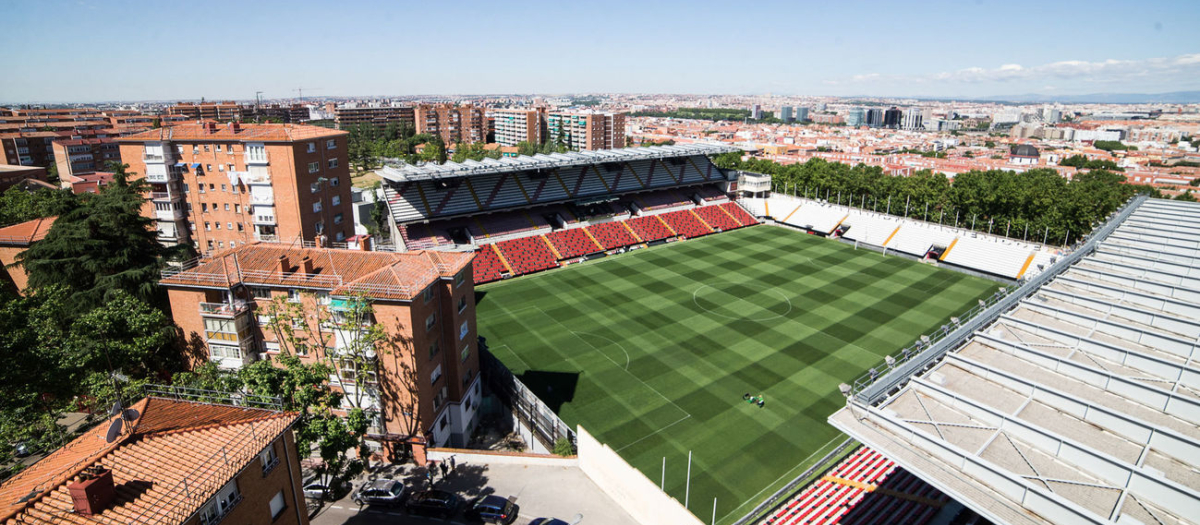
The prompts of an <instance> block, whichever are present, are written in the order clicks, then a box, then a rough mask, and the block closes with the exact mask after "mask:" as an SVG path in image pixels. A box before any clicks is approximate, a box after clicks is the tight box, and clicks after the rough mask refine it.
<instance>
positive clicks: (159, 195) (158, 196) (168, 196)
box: [150, 191, 183, 202]
mask: <svg viewBox="0 0 1200 525" xmlns="http://www.w3.org/2000/svg"><path fill="white" fill-rule="evenodd" d="M181 198H183V194H182V193H174V194H172V193H171V192H167V191H152V192H150V200H152V201H157V202H171V201H177V200H179V199H181Z"/></svg>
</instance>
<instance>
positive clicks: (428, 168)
mask: <svg viewBox="0 0 1200 525" xmlns="http://www.w3.org/2000/svg"><path fill="white" fill-rule="evenodd" d="M731 151H741V150H740V149H738V148H735V147H733V146H726V145H724V144H677V145H672V146H650V147H644V148H623V149H607V150H597V151H571V152H568V153H551V154H549V155H544V154H540V153H539V154H537V155H533V156H520V157H505V158H502V159H492V158H486V159H483V160H466V161H463V162H447V163H445V164H440V165H439V164H432V163H430V164H423V165H420V166H413V165H408V164H405V165H401V166H385V167H383V169H379V170H376V171H375V173H377V174H378V175H379V176H380V177H383V178H384V179H386V180H389V181H392V182H409V181H422V180H436V179H445V178H455V177H474V176H476V175H484V174H489V173H506V172H515V171H525V170H538V169H551V168H567V167H572V166H583V165H589V164H603V163H606V162H628V161H635V160H645V159H663V158H671V157H688V156H691V155H717V154H720V153H728V152H731Z"/></svg>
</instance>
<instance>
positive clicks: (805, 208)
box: [784, 202, 849, 235]
mask: <svg viewBox="0 0 1200 525" xmlns="http://www.w3.org/2000/svg"><path fill="white" fill-rule="evenodd" d="M848 214H849V211H848V210H847V209H846V207H845V206H834V205H831V204H819V203H811V202H806V203H804V204H803V205H802V206H800V209H799V210H796V212H795V213H794V214H792V216H791V218H789V219H787V220H786V221H784V222H787V223H788V224H791V225H792V226H797V227H800V228H804V229H806V230H808V231H812V232H817V233H821V234H823V235H829V234H831V233H833V231H834V230H835V229H836V228H837V227H838V225H839V224H841V223H842V220H843V219H845V218H846V216H847V215H848Z"/></svg>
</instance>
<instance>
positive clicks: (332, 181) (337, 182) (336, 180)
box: [329, 177, 342, 188]
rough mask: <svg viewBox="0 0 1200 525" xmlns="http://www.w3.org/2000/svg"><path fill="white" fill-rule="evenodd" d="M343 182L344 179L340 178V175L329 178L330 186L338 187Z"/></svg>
mask: <svg viewBox="0 0 1200 525" xmlns="http://www.w3.org/2000/svg"><path fill="white" fill-rule="evenodd" d="M341 183H342V180H341V179H340V178H338V177H334V178H332V179H329V185H330V186H333V187H334V188H336V187H338V186H339V185H341Z"/></svg>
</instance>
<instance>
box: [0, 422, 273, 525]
mask: <svg viewBox="0 0 1200 525" xmlns="http://www.w3.org/2000/svg"><path fill="white" fill-rule="evenodd" d="M131 409H132V410H133V411H136V414H131V416H132V418H131V419H130V420H129V421H127V423H125V424H124V425H123V427H124V430H123V431H122V433H121V434H120V436H118V437H117V439H116V440H114V441H113V442H112V443H109V442H107V440H106V435H107V434H108V432H109V427H110V426H111V424H112V421H113V420H115V419H118V418H119V417H120V416H114V417H111V418H109V419H108V420H106V421H104V422H102V423H101V424H99V425H96V426H95V427H94V428H92V429H91V430H88V431H87V432H85V433H84V434H83V435H82V436H80V437H78V438H76V439H75V440H74V441H72V442H70V443H68V444H67V445H66V446H64V447H62V448H60V449H58V450H56V451H54V452H53V453H51V454H50V455H49V456H46V457H45V458H44V459H42V460H41V461H38V462H37V463H35V464H33V466H31V467H29V468H27V469H25V470H23V471H21V472H20V473H18V474H17V475H15V476H13V477H12V478H10V479H8V480H7V481H5V482H4V483H2V484H0V523H4V524H6V525H16V524H51V523H76V524H106V525H118V524H120V525H125V524H128V523H139V524H143V523H145V524H157V523H162V524H167V523H171V524H177V523H183V521H184V520H185V519H186V518H187V517H188V516H190V515H191V514H193V513H194V512H195V511H196V510H198V509H199V508H200V507H201V506H202V505H204V504H205V503H206V502H207V501H208V499H209V498H211V497H212V496H213V495H214V494H216V492H217V491H218V490H219V489H220V488H221V487H222V486H223V485H224V484H225V483H227V482H228V481H229V480H230V479H233V477H234V476H235V475H236V474H237V473H238V472H239V471H241V470H242V469H243V468H244V467H245V466H246V465H247V464H249V463H250V462H251V461H253V460H254V459H255V457H256V456H257V455H258V453H259V452H261V451H262V450H263V449H264V448H266V446H267V445H268V444H269V443H271V442H273V441H275V440H276V439H278V438H279V436H280V435H281V434H282V433H283V432H284V431H286V430H287V429H288V428H290V427H291V425H292V424H293V423H294V422H295V421H296V418H297V414H295V413H291V412H278V411H273V410H264V409H256V408H244V407H235V406H227V405H212V404H207V403H195V402H190V401H178V400H172V399H163V398H146V399H143V400H141V401H139V402H138V403H136V404H135V405H133V406H132V407H131ZM93 465H99V466H103V467H105V468H108V469H110V470H112V472H113V481H114V483H115V485H116V492H117V497H116V500H115V501H114V502H113V503H112V504H110V505H109V506H108V507H107V508H106V509H105V510H104V511H102V512H100V513H98V514H95V515H92V516H84V515H80V514H77V513H75V512H74V504H73V503H72V501H71V495H70V492H69V491H68V489H67V486H68V485H69V484H70V483H71V482H73V481H74V480H75V479H76V477H77V476H78V475H79V473H80V472H82V471H83V470H84V469H85V468H87V467H90V466H93ZM185 484H186V486H187V488H188V490H187V491H184V489H183V487H184V485H185ZM22 499H24V500H26V501H21V500H22Z"/></svg>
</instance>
